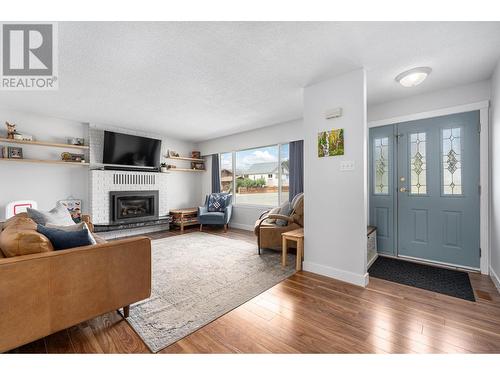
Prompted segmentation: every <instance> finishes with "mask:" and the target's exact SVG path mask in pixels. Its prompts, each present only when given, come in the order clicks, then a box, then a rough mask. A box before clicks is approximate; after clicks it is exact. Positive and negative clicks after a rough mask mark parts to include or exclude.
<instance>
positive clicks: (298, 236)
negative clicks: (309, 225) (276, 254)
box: [281, 228, 304, 271]
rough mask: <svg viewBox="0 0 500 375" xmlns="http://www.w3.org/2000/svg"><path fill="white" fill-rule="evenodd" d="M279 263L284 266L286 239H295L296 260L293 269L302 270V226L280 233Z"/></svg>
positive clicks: (286, 247) (286, 248)
mask: <svg viewBox="0 0 500 375" xmlns="http://www.w3.org/2000/svg"><path fill="white" fill-rule="evenodd" d="M281 241H282V246H281V251H282V255H281V265H282V266H283V267H285V266H286V253H287V250H288V241H295V243H296V244H297V261H296V264H295V269H296V270H297V271H300V270H302V258H303V257H304V228H299V229H294V230H291V231H290V232H285V233H282V234H281Z"/></svg>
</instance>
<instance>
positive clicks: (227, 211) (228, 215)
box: [224, 204, 233, 224]
mask: <svg viewBox="0 0 500 375" xmlns="http://www.w3.org/2000/svg"><path fill="white" fill-rule="evenodd" d="M232 213H233V205H232V204H229V205H228V206H226V208H225V209H224V224H227V223H229V220H231V215H232Z"/></svg>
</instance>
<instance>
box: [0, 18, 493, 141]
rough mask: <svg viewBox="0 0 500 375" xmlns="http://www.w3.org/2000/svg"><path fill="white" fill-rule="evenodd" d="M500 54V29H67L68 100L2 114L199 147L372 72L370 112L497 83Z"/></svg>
mask: <svg viewBox="0 0 500 375" xmlns="http://www.w3.org/2000/svg"><path fill="white" fill-rule="evenodd" d="M498 46H500V22H489V23H486V22H436V23H428V22H405V23H403V22H396V23H395V22H249V23H243V22H160V23H145V22H138V23H127V22H120V23H117V22H105V23H94V22H88V23H82V22H65V23H60V24H59V85H60V86H59V87H60V88H59V90H58V91H56V92H47V91H43V92H35V91H29V92H26V91H24V92H6V91H3V92H0V105H1V106H6V107H10V108H13V109H19V110H27V111H30V112H35V113H40V114H47V115H50V116H55V117H61V118H67V119H72V120H78V121H85V122H87V121H89V122H97V123H104V124H109V125H116V126H121V127H126V128H132V129H143V130H147V131H152V132H160V133H165V134H168V135H171V136H175V137H178V138H181V139H186V140H192V141H200V140H206V139H209V138H214V137H217V136H221V135H227V134H231V133H236V132H239V131H244V130H248V129H252V128H256V127H262V126H267V125H271V124H275V123H278V122H282V121H287V120H291V119H296V118H299V117H301V116H302V90H301V89H302V88H303V87H305V86H307V85H310V84H311V83H315V82H318V81H321V80H324V79H327V78H330V77H333V76H335V75H338V74H342V73H345V72H349V71H352V70H354V69H358V68H361V67H364V68H365V69H366V70H367V77H368V102H369V104H377V103H381V102H385V101H390V100H394V99H399V98H402V97H406V96H411V95H417V94H422V93H425V92H427V91H434V90H437V89H442V88H447V87H452V86H455V85H460V84H466V83H470V82H474V81H479V80H483V79H488V78H489V77H490V76H491V74H492V72H493V69H494V66H495V63H496V62H497V61H498V60H499V58H500V48H498ZM415 66H430V67H432V69H433V72H432V74H431V75H430V76H429V78H428V79H427V80H426V81H425V82H424V83H423V84H422V85H420V86H418V87H416V88H404V87H401V86H399V85H398V84H397V83H396V82H395V81H394V77H395V76H396V75H397V74H398V73H400V72H401V71H404V70H406V69H408V68H412V67H415Z"/></svg>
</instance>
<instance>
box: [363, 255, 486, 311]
mask: <svg viewBox="0 0 500 375" xmlns="http://www.w3.org/2000/svg"><path fill="white" fill-rule="evenodd" d="M368 273H369V274H370V277H376V278H379V279H384V280H388V281H393V282H395V283H399V284H404V285H409V286H413V287H416V288H420V289H425V290H430V291H432V292H437V293H441V294H446V295H448V296H452V297H456V298H461V299H465V300H468V301H472V302H475V301H476V299H475V298H474V291H473V290H472V286H471V283H470V279H469V275H468V274H467V272H463V271H456V270H450V269H446V268H440V267H433V266H429V265H426V264H419V263H413V262H408V261H406V260H400V259H394V258H387V257H381V256H379V257H378V258H377V260H376V261H375V263H373V264H372V266H371V267H370V269H369V270H368Z"/></svg>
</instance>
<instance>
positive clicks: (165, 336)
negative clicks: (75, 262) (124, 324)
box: [127, 233, 295, 353]
mask: <svg viewBox="0 0 500 375" xmlns="http://www.w3.org/2000/svg"><path fill="white" fill-rule="evenodd" d="M152 246H153V249H152V250H153V254H152V258H153V283H152V294H151V297H150V298H149V299H147V300H145V301H142V302H139V303H136V304H134V305H132V306H131V308H130V317H129V318H128V319H127V320H128V322H129V323H130V325H131V326H132V327H133V328H134V330H135V331H136V332H137V333H138V334H139V336H141V338H142V339H143V340H144V342H145V343H146V345H147V346H148V347H149V348H150V349H151V351H152V352H154V353H156V352H158V351H160V350H161V349H163V348H166V347H167V346H169V345H170V344H173V343H174V342H176V341H178V340H179V339H181V338H183V337H185V336H187V335H189V334H190V333H192V332H194V331H196V330H197V329H199V328H201V327H203V326H204V325H206V324H208V323H210V322H211V321H213V320H215V319H217V318H218V317H220V316H221V315H224V314H225V313H227V312H229V311H230V310H232V309H234V308H236V307H238V306H239V305H241V304H242V303H244V302H246V301H248V300H250V299H252V298H253V297H255V296H257V295H259V294H260V293H262V292H264V291H265V290H267V289H269V288H271V287H272V286H274V285H276V284H277V283H279V282H280V281H282V280H284V279H286V278H287V277H289V276H291V275H292V274H293V273H294V272H295V268H294V265H295V256H294V255H289V258H288V260H287V264H288V267H287V268H282V267H281V255H280V253H279V252H275V251H270V250H269V251H263V252H262V255H261V256H259V255H258V254H257V245H256V244H251V243H248V242H245V241H241V240H235V239H229V238H225V237H222V236H216V235H213V234H208V233H189V234H185V235H181V236H174V237H169V238H164V239H161V240H155V241H153V245H152Z"/></svg>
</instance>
